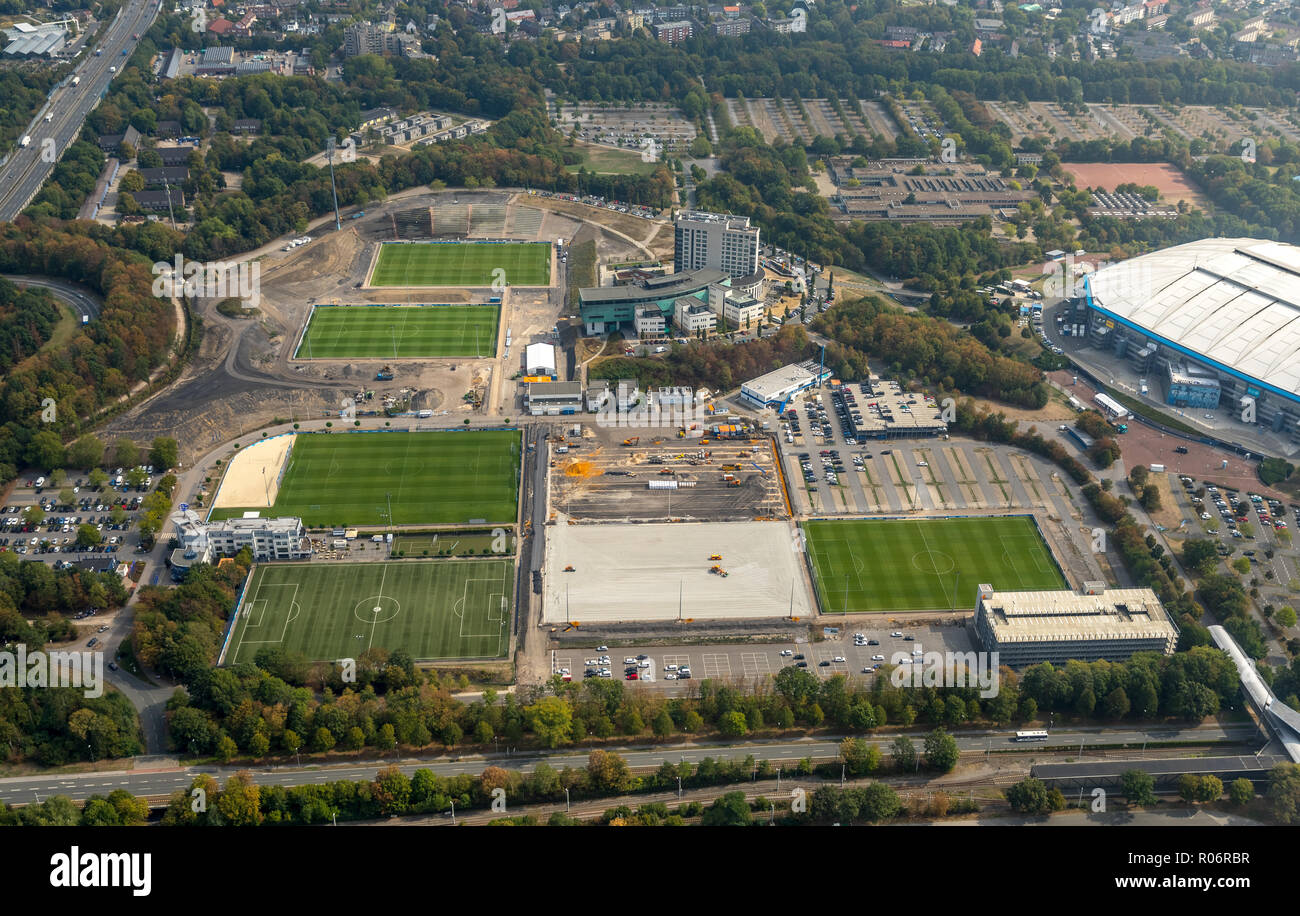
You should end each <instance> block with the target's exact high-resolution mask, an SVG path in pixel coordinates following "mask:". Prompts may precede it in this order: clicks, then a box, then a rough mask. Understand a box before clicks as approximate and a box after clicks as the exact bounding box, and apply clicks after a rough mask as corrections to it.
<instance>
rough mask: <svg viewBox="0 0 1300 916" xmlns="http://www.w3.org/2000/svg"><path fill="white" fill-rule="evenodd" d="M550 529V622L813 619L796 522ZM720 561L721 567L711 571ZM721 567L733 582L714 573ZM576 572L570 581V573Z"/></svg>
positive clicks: (546, 608)
mask: <svg viewBox="0 0 1300 916" xmlns="http://www.w3.org/2000/svg"><path fill="white" fill-rule="evenodd" d="M566 522H567V520H566V519H565V518H564V516H563V515H561V516H560V518H559V520H558V523H557V524H555V525H551V526H548V529H547V536H546V564H545V575H544V579H543V581H545V582H546V593H545V594H544V596H543V621H544V622H546V623H560V622H564V621H568V620H578V621H584V622H586V621H600V620H603V621H620V622H635V621H646V620H676V619H677V616H678V608H679V605H678V591H679V586H680V591H681V613H682V616H683V618H692V619H711V618H713V619H716V618H744V617H784V616H788V615H789V614H790V607H791V600H792V599H791V594H792V592H791V589H792V588H793V602H794V616H796V617H810V616H812V615H813V614H814V612H815V609H816V602H815V601H814V600H813V598H812V596H811V595H810V594H809V593H808V589H807V585H806V581H807V580H806V577H805V576H804V573H803V569H802V562H803V554H802V553H801V552H800V551H799V550H798V549H797V547H798V545H799V540H798V538H797V537H796V535H795V532H794V528H793V525H792V524H791V523H789V522H733V523H707V522H706V523H703V524H686V523H683V524H647V525H627V524H608V525H605V524H597V525H569V524H567V523H566ZM713 554H720V555H721V556H722V560H721V561H710V560H709V557H710V556H711V555H713ZM715 563H717V564H718V565H720V566H721V567H722V568H723V569H725V570H726V571H727V572H728V573H729V575H728V576H727V577H725V578H724V577H722V576H719V575H717V574H715V573H711V572H709V568H710V567H711V566H713V565H714V564H715ZM569 565H571V566H573V567H574V571H573V572H565V571H564V567H565V566H569Z"/></svg>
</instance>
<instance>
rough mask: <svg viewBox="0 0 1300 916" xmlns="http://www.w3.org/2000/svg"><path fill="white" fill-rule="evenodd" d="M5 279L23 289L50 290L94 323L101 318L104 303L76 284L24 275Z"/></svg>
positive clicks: (13, 275)
mask: <svg viewBox="0 0 1300 916" xmlns="http://www.w3.org/2000/svg"><path fill="white" fill-rule="evenodd" d="M4 278H5V279H6V280H10V281H12V282H13V283H16V284H18V285H19V286H22V287H28V286H35V287H38V288H40V289H48V290H49V291H50V292H51V293H53V294H54V296H55V298H57V299H59V300H61V301H63V302H66V303H67V304H68V305H70V306H72V308H73V309H74V310H75V311H76V313H77V314H78V315H89V316H90V318H91V320H92V321H93V320H94V319H96V318H98V317H99V310H100V309H101V308H103V305H104V303H103V301H102V300H100V298H99V296H98V295H96V294H95V293H92V292H89V291H87V290H86V289H84V288H83V287H80V286H77V285H76V284H75V283H68V282H67V281H66V280H55V279H51V278H48V277H30V276H26V275H23V274H5V275H4Z"/></svg>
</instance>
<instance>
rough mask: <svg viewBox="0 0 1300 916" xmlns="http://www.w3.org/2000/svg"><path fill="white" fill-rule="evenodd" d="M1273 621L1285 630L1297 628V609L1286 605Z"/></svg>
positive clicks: (1275, 613) (1278, 610) (1279, 609)
mask: <svg viewBox="0 0 1300 916" xmlns="http://www.w3.org/2000/svg"><path fill="white" fill-rule="evenodd" d="M1273 621H1274V622H1275V623H1276V624H1277V625H1278V626H1280V627H1281V628H1282V629H1284V630H1287V629H1290V628H1291V627H1293V626H1295V622H1296V614H1295V609H1294V608H1291V607H1287V606H1285V605H1284V606H1282V607H1280V608H1278V609H1277V611H1276V612H1274V614H1273Z"/></svg>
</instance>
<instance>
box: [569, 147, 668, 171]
mask: <svg viewBox="0 0 1300 916" xmlns="http://www.w3.org/2000/svg"><path fill="white" fill-rule="evenodd" d="M572 148H573V150H574V151H575V152H578V153H581V154H582V162H580V163H578V164H577V165H571V166H568V167H567V168H568V170H569V171H570V172H576V171H578V169H580V168H585V169H586V170H587V171H589V172H595V173H596V174H597V175H653V174H654V172H655V169H657V168H659V166H660V165H661V164H662V163H660V162H659V160H657V159H652V160H651V161H649V162H646V161H645V160H644V159H642V158H641V152H640V150H621V149H611V148H610V147H607V146H598V145H595V144H590V143H578V144H576V145H575V146H574V147H572Z"/></svg>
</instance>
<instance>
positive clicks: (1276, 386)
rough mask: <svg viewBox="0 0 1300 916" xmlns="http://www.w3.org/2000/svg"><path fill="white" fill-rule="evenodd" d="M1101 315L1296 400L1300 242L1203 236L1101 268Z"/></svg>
mask: <svg viewBox="0 0 1300 916" xmlns="http://www.w3.org/2000/svg"><path fill="white" fill-rule="evenodd" d="M1087 289H1088V294H1089V302H1090V304H1091V305H1092V306H1093V307H1094V308H1096V309H1098V310H1099V311H1100V312H1102V313H1104V314H1106V315H1108V316H1110V317H1112V318H1114V319H1116V320H1117V321H1120V322H1122V323H1124V324H1126V325H1129V326H1131V327H1134V328H1137V329H1138V330H1140V331H1142V332H1144V333H1146V334H1148V335H1149V336H1151V337H1152V338H1155V339H1156V340H1158V341H1159V342H1160V343H1163V344H1166V345H1168V346H1169V347H1171V348H1172V349H1174V350H1177V351H1179V352H1183V353H1186V354H1187V355H1189V356H1191V357H1192V358H1193V359H1196V360H1199V361H1201V362H1205V363H1208V364H1210V365H1213V366H1215V367H1216V368H1219V369H1223V370H1225V371H1227V372H1229V373H1230V374H1233V375H1236V376H1238V377H1241V378H1244V379H1247V380H1252V381H1257V382H1260V383H1262V384H1263V385H1264V386H1265V387H1267V388H1270V389H1272V390H1274V391H1276V392H1278V393H1281V394H1284V395H1286V396H1288V397H1290V398H1293V399H1294V398H1298V397H1300V248H1297V247H1295V246H1294V245H1286V244H1283V243H1281V242H1270V241H1261V240H1259V239H1204V240H1202V241H1199V242H1189V243H1188V244H1186V245H1178V246H1176V247H1174V248H1169V249H1166V250H1164V251H1158V252H1154V253H1152V254H1147V255H1142V256H1140V257H1137V258H1132V259H1130V260H1128V261H1124V262H1122V263H1119V264H1114V265H1111V266H1109V267H1105V268H1102V269H1101V270H1099V271H1097V272H1096V273H1094V274H1091V275H1090V276H1089V277H1088V279H1087Z"/></svg>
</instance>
